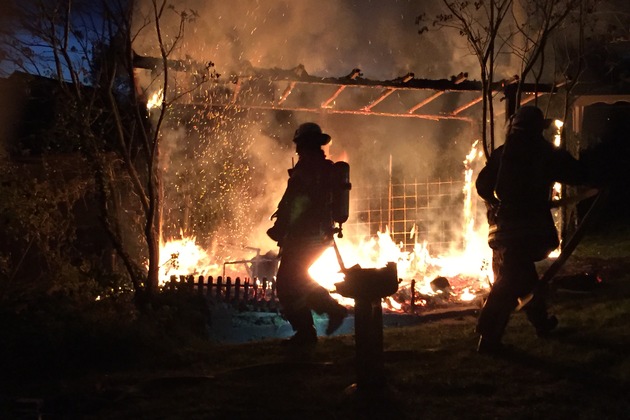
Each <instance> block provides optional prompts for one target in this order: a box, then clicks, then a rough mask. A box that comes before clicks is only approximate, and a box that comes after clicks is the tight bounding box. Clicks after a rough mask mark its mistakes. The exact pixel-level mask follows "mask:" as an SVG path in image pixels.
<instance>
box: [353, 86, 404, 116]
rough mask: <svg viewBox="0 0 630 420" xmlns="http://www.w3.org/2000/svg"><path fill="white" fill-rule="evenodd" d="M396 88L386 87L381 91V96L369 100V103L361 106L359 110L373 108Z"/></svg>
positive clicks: (367, 110)
mask: <svg viewBox="0 0 630 420" xmlns="http://www.w3.org/2000/svg"><path fill="white" fill-rule="evenodd" d="M397 90H398V89H397V88H386V89H385V90H383V91H382V92H381V96H379V97H378V98H376V99H375V100H373V101H372V102H370V103H369V104H367V105H366V106H364V107H363V108H361V110H363V111H365V112H369V111H371V110H372V108H374V107H375V106H376V105H378V104H380V103H381V102H383V101H384V100H385V99H387V97H388V96H389V95H391V94H392V93H394V92H396V91H397Z"/></svg>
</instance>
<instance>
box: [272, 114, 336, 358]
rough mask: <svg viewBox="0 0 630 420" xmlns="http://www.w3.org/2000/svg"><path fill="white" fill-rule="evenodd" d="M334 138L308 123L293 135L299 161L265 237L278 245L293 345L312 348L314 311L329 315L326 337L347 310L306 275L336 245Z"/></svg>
mask: <svg viewBox="0 0 630 420" xmlns="http://www.w3.org/2000/svg"><path fill="white" fill-rule="evenodd" d="M330 139H331V138H330V136H329V135H328V134H325V133H323V132H322V129H321V128H320V126H319V125H317V124H315V123H312V122H307V123H304V124H301V125H300V126H299V127H298V129H297V130H296V131H295V135H294V137H293V142H294V143H295V146H296V153H297V154H298V157H299V158H298V162H297V164H296V165H295V167H294V168H292V169H289V180H288V184H287V187H286V190H285V192H284V195H283V196H282V199H281V200H280V203H279V204H278V210H277V211H276V213H274V216H272V217H275V223H274V225H273V227H271V228H270V229H269V230H268V231H267V235H268V236H269V237H270V238H271V239H273V240H274V241H276V242H278V246H279V247H280V266H279V268H278V273H277V279H276V287H277V293H278V299H279V301H280V304H281V306H282V310H283V315H284V317H285V318H286V319H287V320H288V321H289V323H290V324H291V326H292V328H293V330H294V331H295V334H294V335H293V337H291V338H290V339H289V340H287V341H286V343H287V344H288V345H290V346H311V345H314V344H315V343H316V342H317V332H316V329H315V326H314V323H313V316H312V313H311V310H313V311H315V312H317V313H319V314H322V313H326V314H328V318H329V320H328V326H327V329H326V334H329V335H330V334H332V333H333V332H335V331H336V330H337V329H338V328H339V327H340V326H341V324H342V322H343V320H344V318H345V317H346V316H347V309H346V308H345V307H344V306H342V305H340V304H339V303H337V301H336V300H335V299H333V297H332V296H330V294H329V292H328V291H327V290H326V289H325V288H323V287H322V286H320V285H319V284H318V283H317V282H316V281H315V280H314V279H313V278H311V276H310V275H309V273H308V269H309V267H310V266H311V265H312V264H313V263H314V262H315V261H316V260H317V259H318V258H319V257H320V256H321V255H322V254H323V252H324V251H325V250H326V249H327V248H329V247H330V246H331V245H332V241H333V233H334V221H333V215H332V192H333V189H332V178H331V177H332V168H333V162H332V161H331V160H329V159H326V155H325V153H324V151H323V150H322V146H324V145H327V144H328V143H330Z"/></svg>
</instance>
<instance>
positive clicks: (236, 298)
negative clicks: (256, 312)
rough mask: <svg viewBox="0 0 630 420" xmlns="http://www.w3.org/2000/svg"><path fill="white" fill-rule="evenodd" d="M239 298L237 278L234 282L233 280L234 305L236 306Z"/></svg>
mask: <svg viewBox="0 0 630 420" xmlns="http://www.w3.org/2000/svg"><path fill="white" fill-rule="evenodd" d="M240 298H241V278H240V277H237V278H236V280H234V303H236V305H238V301H239V300H240Z"/></svg>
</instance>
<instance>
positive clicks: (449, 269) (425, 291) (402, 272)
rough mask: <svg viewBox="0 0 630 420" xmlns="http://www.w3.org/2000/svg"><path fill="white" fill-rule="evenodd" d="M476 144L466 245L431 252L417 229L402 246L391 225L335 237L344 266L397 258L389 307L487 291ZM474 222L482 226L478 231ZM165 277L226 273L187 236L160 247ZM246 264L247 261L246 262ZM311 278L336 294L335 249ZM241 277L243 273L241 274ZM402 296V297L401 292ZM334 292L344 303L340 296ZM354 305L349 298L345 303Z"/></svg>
mask: <svg viewBox="0 0 630 420" xmlns="http://www.w3.org/2000/svg"><path fill="white" fill-rule="evenodd" d="M477 146H478V143H477V142H475V144H474V145H473V147H472V149H471V151H470V153H469V154H468V155H467V156H466V159H465V160H464V167H465V170H464V176H465V183H464V191H463V196H464V200H463V201H464V202H463V213H462V214H463V220H462V222H461V229H462V236H463V246H461V247H460V248H459V249H457V250H454V251H450V252H448V253H447V254H446V255H437V256H434V255H431V253H430V252H429V243H428V242H427V241H426V240H420V239H419V238H418V237H417V235H415V233H414V229H412V230H411V232H408V234H409V237H410V238H411V239H413V240H414V241H415V242H414V246H413V250H412V251H405V250H403V246H402V244H396V243H395V242H394V241H393V240H392V236H391V235H390V233H389V229H388V228H385V231H384V232H378V233H377V235H376V236H375V237H371V238H369V239H367V240H362V241H360V242H358V243H357V242H353V241H352V240H351V239H348V238H347V237H346V236H344V237H343V238H336V239H335V241H336V244H337V247H338V249H339V252H340V255H341V257H342V263H343V265H344V267H346V268H349V267H352V266H354V265H356V264H358V265H360V266H361V267H362V268H379V267H384V266H385V265H386V264H387V263H388V262H392V261H393V262H396V263H397V270H398V278H399V279H400V280H399V281H400V283H399V293H398V294H397V295H395V296H392V297H390V298H387V299H385V301H384V304H385V305H386V307H387V308H388V309H390V310H394V311H397V310H401V309H403V304H404V301H405V300H406V299H408V297H409V296H410V294H411V292H412V290H411V289H412V286H413V293H414V294H415V295H416V296H419V297H420V298H419V299H418V301H417V302H416V303H417V304H420V305H421V304H422V296H434V295H436V294H444V293H446V294H448V296H446V298H448V299H450V300H457V301H469V300H472V299H474V298H475V297H476V296H478V295H480V294H481V293H483V292H484V291H485V290H486V289H488V287H489V285H490V284H491V283H492V271H491V268H490V264H489V261H490V258H491V255H490V249H489V248H488V245H487V226H486V224H485V223H479V224H475V211H474V200H475V197H476V194H474V193H473V186H474V182H473V179H474V177H473V165H472V163H473V161H475V160H476V159H479V158H481V157H482V156H483V153H482V152H481V151H479V150H478V147H477ZM475 226H482V227H481V228H478V229H477V230H476V229H475ZM161 255H162V262H161V264H160V266H161V268H162V269H161V279H162V281H163V282H165V281H167V280H168V279H169V278H170V277H171V276H173V275H176V276H179V275H186V276H187V275H190V274H193V275H202V274H205V275H214V276H217V275H222V274H221V273H223V275H225V267H226V265H225V264H224V265H223V266H222V267H221V266H220V265H219V264H217V263H212V258H211V257H210V256H209V255H208V254H207V252H206V251H205V250H204V249H202V248H201V247H200V246H199V245H197V244H196V243H195V238H183V239H179V240H171V241H168V242H166V243H165V244H164V245H163V247H162V249H161ZM243 262H246V260H244V261H243ZM309 273H310V274H311V276H312V277H313V278H314V279H315V280H316V281H317V282H318V283H320V284H321V285H322V286H324V287H325V288H327V289H328V290H331V292H334V288H335V287H334V285H335V283H337V282H339V281H342V280H343V274H342V273H341V267H340V264H339V259H338V257H337V254H336V253H335V250H334V249H333V248H332V247H331V248H330V249H328V250H327V251H326V252H325V253H324V254H323V255H322V256H321V258H319V260H318V261H316V262H315V263H314V264H313V265H312V266H311V268H310V270H309ZM241 275H242V276H243V275H245V273H242V274H241ZM440 277H441V278H445V279H447V280H448V286H447V287H442V288H439V289H437V288H436V287H435V286H434V284H433V281H434V280H435V279H437V278H440ZM399 295H400V296H399ZM334 296H335V297H336V298H337V299H338V300H340V301H343V300H344V298H343V297H341V296H340V295H338V294H334ZM345 303H348V304H350V302H345Z"/></svg>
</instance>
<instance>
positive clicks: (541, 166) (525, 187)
mask: <svg viewBox="0 0 630 420" xmlns="http://www.w3.org/2000/svg"><path fill="white" fill-rule="evenodd" d="M550 122H551V121H550V120H546V119H545V118H544V115H543V113H542V111H541V110H540V109H539V108H537V107H533V106H525V107H522V108H520V109H518V110H517V111H516V113H515V114H514V115H513V117H512V121H511V123H510V126H509V128H508V132H507V136H506V140H505V143H504V144H503V145H502V146H500V147H499V148H497V149H496V150H495V151H494V152H493V153H492V155H491V156H490V159H489V160H488V162H487V164H486V166H485V167H484V168H483V169H482V171H481V172H480V173H479V176H478V177H477V180H476V187H477V192H478V193H479V195H480V196H481V197H482V198H483V199H484V200H485V202H486V205H487V207H488V223H489V225H490V230H489V238H488V243H489V245H490V247H491V248H492V250H493V255H492V269H493V272H494V284H493V286H492V289H491V290H490V293H489V295H488V298H487V301H486V303H485V305H484V306H483V308H482V309H481V312H480V314H479V318H478V321H477V328H476V332H477V333H478V334H479V335H480V339H479V344H478V348H477V351H479V352H480V353H497V352H499V351H500V350H502V348H503V346H502V343H501V338H502V336H503V333H504V331H505V328H506V326H507V324H508V320H509V318H510V314H511V313H512V311H513V310H514V309H515V308H516V306H517V304H518V299H519V298H520V297H524V296H526V295H527V294H529V293H530V292H532V291H533V290H534V288H535V286H536V284H537V282H538V279H539V278H538V273H537V271H536V266H535V264H534V263H535V262H536V261H540V260H543V259H545V258H546V257H547V256H548V255H549V253H550V252H551V251H553V250H554V249H556V248H557V247H558V245H559V241H558V232H557V231H556V227H555V225H554V221H553V217H552V214H551V208H550V200H551V192H552V187H553V184H554V183H555V182H560V183H563V184H570V185H578V184H584V183H585V182H586V179H587V172H588V171H587V169H586V168H585V165H584V164H582V163H581V162H580V161H578V160H576V159H575V158H573V157H572V156H571V155H570V154H569V153H568V152H567V151H566V150H562V149H560V148H556V147H555V146H554V145H553V144H551V143H550V142H549V141H547V140H546V139H545V138H544V137H543V130H544V129H545V128H546V127H548V126H549V123H550ZM536 290H538V289H536ZM525 312H526V315H527V319H528V320H529V322H530V323H531V324H532V325H533V326H534V328H535V330H536V333H537V334H538V335H539V336H544V335H546V334H548V333H549V332H550V331H551V330H553V329H554V328H555V327H556V326H557V324H558V320H557V318H556V317H555V316H549V315H548V312H547V305H546V299H545V296H544V293H543V291H541V292H540V293H535V294H534V297H533V299H532V300H531V301H530V302H529V303H528V304H527V306H525Z"/></svg>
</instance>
